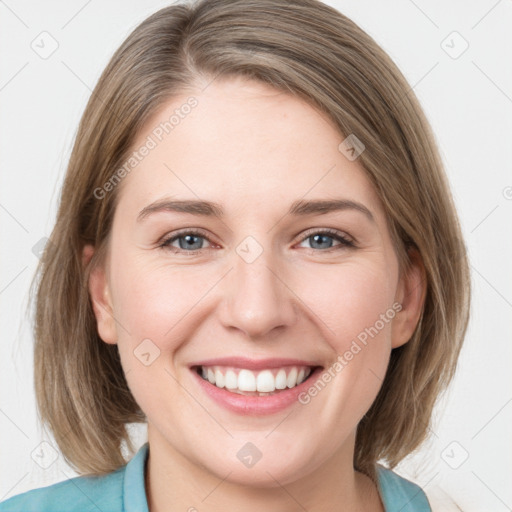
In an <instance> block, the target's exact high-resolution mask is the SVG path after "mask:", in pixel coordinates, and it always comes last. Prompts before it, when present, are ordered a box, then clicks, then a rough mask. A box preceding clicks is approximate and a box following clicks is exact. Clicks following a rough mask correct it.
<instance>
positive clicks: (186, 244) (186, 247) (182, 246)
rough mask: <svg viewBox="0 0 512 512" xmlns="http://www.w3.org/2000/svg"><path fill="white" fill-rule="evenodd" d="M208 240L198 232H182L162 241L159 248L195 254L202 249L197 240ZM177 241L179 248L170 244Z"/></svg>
mask: <svg viewBox="0 0 512 512" xmlns="http://www.w3.org/2000/svg"><path fill="white" fill-rule="evenodd" d="M201 238H202V239H204V240H208V238H207V237H206V236H204V234H203V233H202V232H199V231H193V230H192V231H182V232H181V233H178V234H175V235H173V236H172V237H170V238H168V239H167V240H164V241H163V242H162V243H161V244H160V247H162V248H166V247H169V248H170V249H171V250H172V252H186V253H188V254H197V253H198V252H199V251H201V249H202V248H203V247H198V246H202V245H203V244H202V243H201V242H197V240H198V239H201ZM175 240H178V241H179V248H177V247H174V246H172V245H171V244H172V243H173V242H174V241H175Z"/></svg>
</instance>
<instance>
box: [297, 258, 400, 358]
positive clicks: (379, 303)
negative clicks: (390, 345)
mask: <svg viewBox="0 0 512 512" xmlns="http://www.w3.org/2000/svg"><path fill="white" fill-rule="evenodd" d="M393 283H394V275H393V272H390V271H389V270H388V267H386V265H384V264H383V263H382V262H378V261H357V262H356V261H354V262H353V263H348V262H347V264H343V265H339V266H337V267H336V266H334V265H325V266H318V268H317V269H315V272H314V274H309V276H308V278H307V279H303V278H301V280H300V281H298V282H297V288H298V290H299V292H298V295H299V296H300V298H301V300H303V301H304V303H305V304H306V305H307V306H308V307H309V308H310V309H311V310H312V311H313V312H314V313H315V315H316V316H317V317H318V318H319V319H320V320H321V321H322V323H323V325H324V326H325V327H326V329H325V334H326V338H327V339H328V340H329V342H330V344H331V345H332V346H333V348H334V349H335V350H336V351H337V353H340V352H341V351H345V350H347V349H348V347H349V346H350V342H351V341H352V340H354V339H357V337H358V336H359V337H360V338H361V339H363V338H364V333H365V332H367V331H366V329H370V328H371V327H373V326H375V324H376V323H377V327H378V331H379V333H378V334H379V337H380V339H383V338H385V337H386V336H387V337H389V334H390V332H391V322H390V321H387V322H384V323H383V322H382V320H381V319H382V316H381V315H384V316H387V317H390V316H391V315H393V314H394V310H393V309H392V305H393V300H394V296H395V288H394V286H393ZM388 320H389V318H388ZM372 333H373V334H374V336H376V335H375V333H374V331H373V330H372Z"/></svg>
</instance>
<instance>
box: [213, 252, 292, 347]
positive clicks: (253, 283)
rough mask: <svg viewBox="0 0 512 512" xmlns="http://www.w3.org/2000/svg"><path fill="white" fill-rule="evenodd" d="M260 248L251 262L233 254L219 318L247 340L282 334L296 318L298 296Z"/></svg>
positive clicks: (227, 326)
mask: <svg viewBox="0 0 512 512" xmlns="http://www.w3.org/2000/svg"><path fill="white" fill-rule="evenodd" d="M269 252H270V251H263V253H262V254H260V256H259V257H258V258H257V259H256V260H255V261H252V262H247V261H246V260H244V259H243V258H242V257H240V256H239V255H238V254H235V255H234V263H233V269H232V270H231V272H229V274H228V276H226V278H227V279H228V281H227V282H226V287H225V289H224V292H225V295H224V300H223V302H222V307H221V312H220V318H221V322H222V324H223V325H224V327H225V328H226V329H231V330H233V329H237V330H239V331H241V332H243V334H244V335H245V336H246V337H248V338H249V339H262V338H270V337H272V336H276V335H277V336H279V335H282V331H283V329H284V328H286V327H290V326H292V325H293V324H294V323H295V322H296V321H297V306H298V299H297V296H296V295H295V294H294V293H293V290H291V289H290V288H289V287H288V286H287V284H286V282H285V281H284V279H283V278H281V276H280V275H279V268H278V265H277V264H276V262H275V260H273V259H272V258H271V255H270V254H269Z"/></svg>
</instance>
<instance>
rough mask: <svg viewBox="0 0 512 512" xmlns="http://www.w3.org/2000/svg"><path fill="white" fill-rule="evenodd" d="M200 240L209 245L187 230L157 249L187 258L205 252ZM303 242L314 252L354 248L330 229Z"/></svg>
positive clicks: (309, 235) (315, 231)
mask: <svg viewBox="0 0 512 512" xmlns="http://www.w3.org/2000/svg"><path fill="white" fill-rule="evenodd" d="M202 240H207V241H208V243H210V244H211V242H210V240H209V239H208V237H207V236H205V234H204V233H203V232H202V231H197V230H187V231H181V232H178V233H175V234H173V235H172V236H171V237H169V238H167V239H165V240H164V241H163V242H162V243H161V244H160V245H159V247H161V248H163V249H166V248H168V249H170V250H171V252H174V253H184V254H187V255H188V256H193V255H195V254H199V253H200V252H201V251H203V250H205V248H204V247H203V242H202ZM332 240H336V241H338V242H339V243H338V244H337V245H333V242H332ZM175 241H178V245H179V247H176V246H174V245H172V244H174V242H175ZM305 241H309V242H310V244H312V245H315V244H317V245H318V246H317V247H312V249H318V250H317V251H316V252H330V251H333V250H339V249H347V248H355V247H356V245H355V243H354V242H353V241H352V240H350V239H349V238H347V237H346V236H345V235H344V234H343V233H342V232H340V231H337V230H335V229H330V228H327V229H323V230H318V229H313V230H310V231H309V232H308V233H306V236H304V235H303V236H302V239H301V243H304V242H305ZM209 249H211V247H206V250H209Z"/></svg>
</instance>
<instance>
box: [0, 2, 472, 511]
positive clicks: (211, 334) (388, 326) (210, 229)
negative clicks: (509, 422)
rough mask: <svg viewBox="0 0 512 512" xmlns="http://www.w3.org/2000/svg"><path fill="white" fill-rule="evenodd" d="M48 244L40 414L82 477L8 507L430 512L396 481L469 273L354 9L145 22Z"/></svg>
mask: <svg viewBox="0 0 512 512" xmlns="http://www.w3.org/2000/svg"><path fill="white" fill-rule="evenodd" d="M51 242H52V243H49V244H48V245H47V248H46V251H45V254H44V255H43V257H42V259H41V263H40V268H39V271H40V280H39V281H38V282H37V296H36V325H35V337H36V346H35V379H36V389H37V400H38V406H39V410H40V413H41V416H42V418H43V420H44V422H45V423H46V424H47V425H48V426H49V427H50V429H51V430H52V432H53V434H54V436H55V440H56V442H57V443H58V446H59V448H60V450H61V452H62V453H63V455H64V456H65V458H66V460H67V461H68V462H69V464H71V465H72V467H74V468H75V469H76V471H77V472H79V473H80V474H81V475H82V476H80V477H77V478H75V479H73V480H68V481H66V482H61V483H58V484H55V485H52V486H49V487H46V488H43V489H37V490H33V491H29V492H27V493H24V494H22V495H19V496H15V497H13V498H11V499H10V500H7V501H6V502H4V503H3V504H1V505H0V510H1V511H6V510H45V511H46V510H84V508H85V509H86V507H92V508H94V507H97V508H99V509H100V510H103V511H110V510H112V511H114V510H116V511H117V510H150V511H151V512H155V511H160V510H189V511H193V510H197V511H203V510H208V511H217V510H221V509H222V510H225V509H228V510H231V509H241V510H245V511H252V510H261V509H262V508H264V509H266V510H269V511H274V510H275V511H277V510H279V511H283V510H290V511H292V510H299V509H300V510H308V511H311V512H314V511H320V510H322V511H324V510H333V511H334V510H336V511H340V510H347V511H359V510H361V511H362V510H365V511H384V510H385V511H392V510H397V511H398V510H401V511H402V512H404V511H407V510H411V511H412V510H414V511H428V510H431V509H430V505H429V503H428V500H427V498H426V495H425V493H424V491H423V490H422V489H420V488H419V487H418V486H417V485H415V484H413V483H412V482H409V481H407V480H406V479H404V478H402V477H400V476H399V475H398V474H396V473H394V472H393V471H392V469H393V468H394V467H395V466H396V465H397V464H398V463H399V462H400V461H401V460H402V459H403V458H404V457H405V456H406V455H408V454H409V453H411V452H412V451H413V450H415V449H416V448H417V447H418V446H419V445H420V444H421V442H422V441H423V440H424V439H425V438H426V436H427V431H428V428H429V421H430V418H431V414H432V409H433V406H434V404H435V401H436V398H437V397H438V396H439V394H440V393H441V392H442V391H443V390H444V389H445V388H446V387H447V385H448V384H449V382H450V380H451V378H452V377H453V373H454V371H455V366H456V362H457V357H458V354H459V351H460V349H461V345H462V342H463V339H464V334H465V330H466V325H467V321H468V311H469V272H468V263H467V259H466V252H465V247H464V243H463V241H462V237H461V230H460V227H459V223H458V219H457V215H456V212H455V208H454V205H453V201H452V199H451V195H450V191H449V188H448V184H447V180H446V178H445V175H444V171H443V169H442V164H441V161H440V158H439V155H438V151H437V149H436V146H435V143H434V140H433V136H432V135H431V132H430V128H429V125H428V123H427V121H426V119H425V117H424V115H423V113H422V110H421V108H420V106H419V104H418V102H417V100H416V99H415V97H414V95H413V93H412V92H411V91H410V90H409V86H408V84H407V82H406V81H405V79H404V78H403V76H402V74H401V73H400V71H399V70H398V69H397V68H396V66H395V65H394V64H393V62H392V61H391V60H390V58H389V57H388V56H387V55H386V54H385V53H384V52H383V50H382V49H381V48H380V47H379V46H378V45H377V44H376V43H375V42H374V41H373V40H372V39H371V38H370V37H369V36H368V35H367V34H365V33H364V32H363V31H362V30H361V29H360V28H358V27H357V26H356V25H355V24H354V23H353V22H351V21H350V20H349V19H347V18H346V17H345V16H343V15H342V14H340V13H339V12H337V11H336V10H334V9H332V8H330V7H328V6H326V5H324V4H322V3H320V2H317V1H313V0H300V1H296V2H290V3H288V2H286V3H283V2H277V1H273V0H264V1H257V2H255V1H249V0H235V1H233V2H226V1H221V0H207V1H205V0H203V1H199V2H196V3H194V4H189V5H184V4H181V5H180V4H177V5H173V6H170V7H167V8H164V9H162V10H160V11H159V12H157V13H155V14H154V15H152V16H151V17H149V18H148V19H147V20H145V21H144V22H143V23H142V24H141V25H140V26H139V27H137V28H136V29H135V30H134V31H133V33H132V34H131V35H130V36H129V37H128V38H127V40H126V41H125V42H124V43H123V44H122V46H121V47H120V48H119V50H118V51H117V52H116V54H115V55H114V56H113V58H112V59H111V61H110V63H109V64H108V66H107V68H106V69H105V71H104V73H103V75H102V76H101V78H100V80H99V82H98V84H97V86H96V88H95V90H94V91H93V94H92V96H91V99H90V101H89V103H88V105H87V108H86V111H85V113H84V115H83V118H82V121H81V123H80V127H79V131H78V134H77V138H76V141H75V146H74V149H73V152H72V155H71V158H70V162H69V167H68V171H67V175H66V179H65V183H64V186H63V190H62V197H61V202H60V206H59V211H58V216H57V221H56V225H55V228H54V231H53V233H52V236H51ZM34 283H36V282H34ZM132 422H147V425H148V442H147V443H146V444H144V446H142V447H141V448H140V449H139V451H138V452H137V453H136V454H135V455H134V456H133V457H132V459H131V460H130V462H129V463H128V464H126V461H125V459H124V457H123V454H122V451H123V448H124V447H125V446H127V447H128V448H129V450H130V451H132V452H133V451H134V448H133V446H132V444H131V441H130V438H129V435H128V432H127V429H126V426H127V424H128V423H132Z"/></svg>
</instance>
